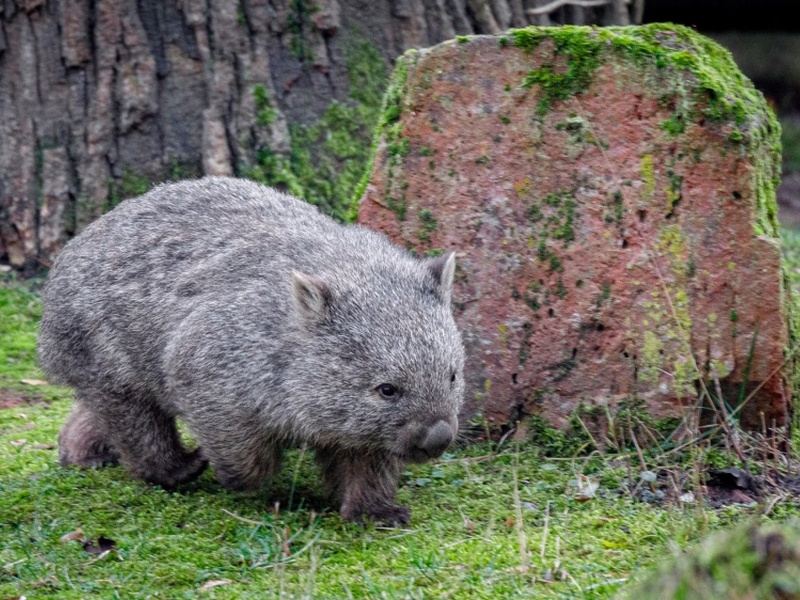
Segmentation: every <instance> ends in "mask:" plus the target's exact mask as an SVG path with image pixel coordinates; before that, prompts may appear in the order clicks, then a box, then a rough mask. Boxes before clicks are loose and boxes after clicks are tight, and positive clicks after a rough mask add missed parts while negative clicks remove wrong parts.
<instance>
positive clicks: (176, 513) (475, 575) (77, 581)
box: [0, 233, 800, 599]
mask: <svg viewBox="0 0 800 600" xmlns="http://www.w3.org/2000/svg"><path fill="white" fill-rule="evenodd" d="M787 248H789V250H790V256H789V257H788V258H789V264H790V269H789V270H790V273H792V274H793V275H792V277H793V281H794V282H795V284H797V283H798V281H800V271H798V270H797V269H798V266H799V265H800V234H794V233H790V235H789V236H788V237H787ZM39 287H40V282H18V281H13V280H11V279H9V278H7V280H6V281H0V399H2V397H3V394H5V396H6V397H11V396H14V397H17V396H22V397H24V398H26V399H27V402H25V403H23V404H20V405H18V406H15V407H13V408H8V409H0V598H6V597H18V596H23V595H24V596H26V597H28V598H58V599H70V598H85V597H87V596H95V595H96V596H98V597H102V598H151V597H169V598H264V597H267V598H270V597H274V598H295V597H307V598H363V597H370V598H446V597H448V598H449V597H452V598H509V597H514V598H610V597H613V596H614V595H615V594H616V593H617V592H618V591H619V590H620V589H623V590H624V589H625V586H626V585H627V584H628V581H630V580H631V579H636V578H639V577H640V576H641V575H642V574H644V573H646V572H647V571H648V570H649V569H650V568H651V567H654V566H656V565H658V564H660V563H662V562H663V558H664V557H665V556H666V555H668V554H669V553H671V552H672V551H674V550H676V549H679V548H685V547H687V546H692V545H694V544H695V543H696V542H697V541H698V540H700V539H701V538H702V537H703V536H705V535H706V534H708V533H710V532H713V531H716V530H720V529H723V528H725V527H726V526H728V525H730V524H732V523H734V522H739V521H743V520H746V519H748V518H754V519H762V520H773V519H777V520H780V519H783V518H786V517H790V516H793V515H795V516H796V515H800V509H798V507H797V506H796V505H795V504H793V503H792V502H790V501H786V500H784V501H781V502H775V500H776V498H771V499H767V501H766V502H764V503H762V504H740V505H730V506H727V507H724V508H720V509H712V508H709V507H707V506H704V505H703V504H702V502H699V501H695V502H686V503H680V502H677V501H676V502H674V503H666V504H660V503H657V502H654V503H648V502H643V501H641V498H642V497H644V495H643V494H642V493H641V491H642V490H643V489H646V490H649V491H650V494H649V497H650V498H651V499H652V498H655V497H656V496H655V495H654V494H653V493H652V492H658V491H659V490H664V491H667V492H669V488H670V485H672V483H668V482H667V481H666V480H665V479H664V478H659V479H658V480H656V481H650V479H652V476H651V475H653V474H651V473H650V471H649V469H651V468H652V469H653V470H658V471H659V472H663V471H664V470H666V469H667V468H668V467H669V466H670V465H675V464H677V462H678V461H681V460H682V461H684V463H683V465H686V464H689V465H691V466H692V467H693V468H690V469H687V470H685V471H684V473H689V474H690V476H689V477H688V478H687V480H686V481H685V482H683V483H682V484H681V485H685V486H686V489H692V486H693V485H695V486H696V490H697V491H698V492H699V489H700V487H701V486H697V484H696V481H697V478H698V477H699V476H700V475H699V474H698V473H699V469H700V468H701V467H704V466H705V465H707V464H720V465H722V466H728V465H737V464H738V463H737V461H736V460H735V459H734V458H732V457H731V456H730V455H728V454H724V452H722V451H720V450H718V449H713V448H709V447H700V446H699V445H698V447H696V448H694V449H693V450H692V451H691V452H688V453H684V455H683V457H678V456H672V455H668V454H667V453H664V452H662V453H658V451H654V450H647V449H643V450H637V451H636V452H630V453H628V454H625V450H624V449H622V450H623V453H622V454H617V455H614V454H600V453H598V452H592V453H590V454H588V456H584V455H580V456H566V457H551V456H549V455H548V447H547V446H542V445H537V444H535V443H533V442H532V441H531V439H530V438H527V439H524V440H520V441H513V440H511V439H506V440H505V441H504V442H503V443H500V444H489V443H478V444H474V445H471V446H467V447H462V448H459V449H457V450H456V451H454V452H453V453H452V454H447V455H445V456H444V457H443V459H441V460H439V461H436V462H434V463H431V464H427V465H419V466H414V467H410V468H409V469H408V471H406V472H405V473H404V474H403V477H402V481H401V487H400V491H399V499H400V501H401V502H402V503H405V504H408V505H409V506H410V507H411V509H412V523H411V525H410V526H408V527H407V528H403V529H384V528H380V527H376V526H374V525H369V526H367V527H365V528H362V527H359V526H357V525H353V524H350V523H346V522H344V521H342V520H341V519H340V517H339V516H338V515H337V514H336V512H335V510H331V507H330V506H329V504H328V501H327V500H326V498H325V497H324V496H323V495H322V494H321V489H320V486H319V484H318V480H317V476H316V475H317V474H316V472H315V467H314V465H313V461H312V460H311V457H310V456H309V454H308V453H304V452H301V451H297V452H294V453H291V454H290V455H289V458H288V460H287V461H286V468H285V469H284V471H283V473H282V474H281V476H280V477H279V478H277V479H276V480H275V481H274V482H273V484H272V485H271V486H270V488H269V489H268V490H266V491H265V492H264V493H262V494H259V495H242V494H235V493H231V492H228V491H226V490H224V489H223V488H222V487H220V486H219V485H217V484H216V483H215V481H214V480H213V477H212V473H210V472H206V473H205V474H204V475H203V476H202V477H201V478H200V479H199V480H198V481H197V482H195V483H194V484H192V485H190V486H187V488H186V489H184V490H182V491H180V492H176V493H168V492H165V491H164V490H161V489H159V488H154V487H150V486H147V485H145V484H143V483H141V482H137V481H133V480H131V479H130V478H129V477H128V475H127V474H126V473H125V471H124V469H122V468H119V467H114V468H108V469H103V470H98V471H79V470H64V469H62V468H60V467H59V465H58V460H57V449H56V444H57V435H58V429H59V427H60V425H61V423H62V422H63V420H64V419H65V417H66V415H67V414H68V412H69V410H70V398H71V392H70V391H69V390H66V389H64V388H58V387H55V386H49V385H33V384H36V383H38V382H37V380H41V379H43V374H42V373H41V372H39V371H38V369H37V368H36V366H35V337H36V327H37V322H38V319H39V317H40V314H41V302H40V299H39V294H38V289H39ZM23 380H26V381H28V382H29V383H24V382H23ZM539 433H540V434H541V433H542V432H539ZM545 433H546V432H545ZM556 437H557V436H556ZM538 438H539V440H540V441H541V440H542V436H541V435H539V436H538ZM558 440H560V438H558ZM558 440H556V441H557V442H558ZM561 441H563V440H561ZM558 443H560V442H558ZM560 447H562V448H563V447H564V446H560ZM550 450H552V448H550ZM692 473H694V475H692ZM693 477H694V480H693ZM681 491H682V490H681ZM69 534H73V535H72V536H71V537H78V538H80V539H86V540H91V541H93V542H94V543H95V544H97V543H98V540H99V538H100V537H104V538H108V539H110V540H113V543H114V547H113V550H112V551H110V552H105V553H98V552H99V551H94V552H88V551H87V550H85V549H84V547H83V545H82V544H81V543H80V541H74V540H65V541H62V540H63V538H64V536H69Z"/></svg>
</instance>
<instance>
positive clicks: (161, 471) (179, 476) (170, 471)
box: [140, 448, 208, 490]
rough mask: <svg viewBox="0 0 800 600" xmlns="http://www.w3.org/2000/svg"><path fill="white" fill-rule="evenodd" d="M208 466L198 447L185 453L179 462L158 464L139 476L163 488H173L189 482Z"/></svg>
mask: <svg viewBox="0 0 800 600" xmlns="http://www.w3.org/2000/svg"><path fill="white" fill-rule="evenodd" d="M207 466H208V459H207V458H206V457H205V456H204V455H203V452H202V450H201V449H200V448H196V449H194V450H192V451H191V452H187V453H185V454H184V455H183V456H182V457H181V459H180V462H178V463H177V464H170V465H159V468H158V470H156V471H155V472H151V473H147V474H141V475H140V476H141V478H142V479H144V480H145V481H147V482H148V483H152V484H154V485H160V486H161V487H163V488H164V489H165V490H174V489H175V488H176V487H178V486H179V485H181V484H184V483H191V482H192V481H194V480H195V479H197V478H198V477H199V476H200V475H201V474H202V472H203V471H205V469H206V467H207Z"/></svg>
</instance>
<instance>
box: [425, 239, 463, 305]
mask: <svg viewBox="0 0 800 600" xmlns="http://www.w3.org/2000/svg"><path fill="white" fill-rule="evenodd" d="M427 265H428V268H429V269H430V271H431V275H433V281H434V284H435V287H434V290H433V291H434V292H435V293H436V296H437V297H438V298H439V300H441V301H442V304H444V305H445V306H449V305H450V298H451V296H452V295H453V274H454V273H455V272H456V253H455V252H448V253H447V254H442V255H441V256H437V257H436V258H431V259H428V261H427Z"/></svg>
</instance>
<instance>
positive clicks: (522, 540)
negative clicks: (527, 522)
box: [511, 446, 530, 567]
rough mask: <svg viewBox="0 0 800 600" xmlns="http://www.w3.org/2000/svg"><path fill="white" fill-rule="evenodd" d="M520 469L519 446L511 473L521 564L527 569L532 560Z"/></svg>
mask: <svg viewBox="0 0 800 600" xmlns="http://www.w3.org/2000/svg"><path fill="white" fill-rule="evenodd" d="M518 467H519V446H517V454H516V457H515V461H514V468H513V469H512V470H511V473H512V475H513V476H514V518H515V519H516V529H517V542H518V544H519V564H520V566H522V567H527V566H528V565H529V564H530V558H529V557H528V538H527V537H526V536H525V527H524V523H523V521H522V502H520V498H519V478H518V476H517V470H518Z"/></svg>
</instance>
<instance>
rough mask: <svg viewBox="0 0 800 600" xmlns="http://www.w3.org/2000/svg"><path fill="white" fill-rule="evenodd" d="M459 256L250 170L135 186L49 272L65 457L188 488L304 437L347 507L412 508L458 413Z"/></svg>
mask: <svg viewBox="0 0 800 600" xmlns="http://www.w3.org/2000/svg"><path fill="white" fill-rule="evenodd" d="M454 269H455V257H454V254H452V253H450V254H447V255H443V256H439V257H435V258H431V259H426V260H419V259H416V258H414V257H412V256H411V255H410V254H409V253H407V252H406V251H404V250H402V249H400V248H398V247H396V246H394V245H392V244H391V243H389V242H388V241H387V240H386V239H385V238H384V237H383V236H382V235H380V234H378V233H375V232H371V231H368V230H366V229H364V228H362V227H359V226H343V225H339V224H338V223H336V222H334V221H333V220H331V219H329V218H328V217H326V216H324V215H322V214H321V213H319V212H318V211H317V209H316V208H314V207H312V206H311V205H309V204H306V203H305V202H302V201H301V200H298V199H296V198H293V197H291V196H289V195H286V194H283V193H280V192H278V191H276V190H273V189H270V188H267V187H264V186H262V185H259V184H257V183H254V182H251V181H246V180H239V179H234V178H226V177H206V178H203V179H199V180H195V181H183V182H180V183H173V184H166V185H161V186H159V187H156V188H154V189H153V190H152V191H150V192H148V193H147V194H145V195H144V196H141V197H139V198H135V199H131V200H127V201H125V202H123V203H121V204H120V205H119V206H118V207H117V208H115V209H114V210H112V211H110V212H109V213H108V214H106V215H105V216H103V217H101V218H100V219H98V220H97V221H95V222H94V223H92V224H91V225H89V226H88V227H87V228H86V230H85V231H83V233H81V234H80V235H79V236H77V237H76V238H75V239H73V240H72V241H71V242H70V243H68V244H67V245H66V247H65V248H64V250H63V251H62V252H61V254H60V256H59V257H58V259H57V260H56V261H55V264H54V265H53V267H52V269H51V271H50V274H49V278H48V281H47V284H46V287H45V291H44V314H43V316H42V322H41V332H40V334H39V361H40V363H41V366H42V367H43V368H44V370H45V371H46V372H47V373H48V374H49V375H50V377H51V378H52V380H53V381H57V382H61V383H64V384H67V385H70V386H72V387H74V388H75V396H76V402H75V408H74V412H73V413H72V415H71V416H70V417H69V419H68V420H67V422H66V423H65V425H64V426H63V428H62V430H61V433H60V435H59V446H60V448H59V454H60V460H61V463H62V465H65V466H66V465H79V466H84V467H99V466H102V465H104V464H113V463H116V462H117V461H119V462H121V463H122V464H123V465H125V466H126V467H127V468H128V470H129V471H130V472H131V473H132V474H133V475H134V476H136V477H139V478H141V479H143V480H145V481H148V482H151V483H154V484H159V485H161V486H163V487H166V488H173V487H175V486H176V485H178V484H181V483H185V482H188V481H191V480H192V479H194V478H196V477H197V476H198V475H199V474H200V473H201V472H202V471H203V469H204V468H205V466H206V464H207V462H210V463H211V464H212V465H213V467H214V469H215V475H216V478H217V480H218V481H219V482H220V483H222V484H223V485H224V486H226V487H228V488H231V489H233V490H257V489H259V488H260V487H262V486H263V484H264V483H265V482H266V481H267V479H268V478H269V477H270V475H272V474H274V473H275V472H276V470H277V469H278V467H279V462H280V458H281V453H282V451H283V450H284V448H286V447H291V446H306V447H308V448H311V449H313V450H314V451H315V456H316V460H317V462H318V463H319V465H320V467H321V471H322V474H323V477H324V480H325V481H326V483H327V485H328V487H329V489H330V490H331V492H332V493H333V494H334V495H335V497H336V498H337V499H338V502H339V503H340V512H341V514H342V516H343V517H344V518H345V519H350V520H361V519H363V518H364V517H367V518H373V519H376V520H379V521H382V522H386V523H391V524H398V523H406V522H407V521H408V519H409V511H408V509H407V508H405V507H402V506H398V505H397V504H396V503H395V495H396V491H397V478H398V476H399V473H400V472H401V471H402V469H403V464H404V463H406V462H421V461H425V460H428V459H430V458H434V457H438V456H440V455H441V454H442V453H443V452H444V450H445V449H446V448H447V447H448V445H449V444H450V443H451V442H452V441H453V439H454V437H455V435H456V431H457V428H458V412H459V409H460V407H461V404H462V399H463V393H464V378H463V363H464V351H463V346H462V343H461V337H460V335H459V333H458V330H457V329H456V325H455V322H454V320H453V316H452V312H451V309H450V297H451V290H452V283H453V273H454ZM176 417H177V418H180V419H181V420H182V421H183V422H185V424H186V426H187V428H188V429H189V430H190V431H191V433H192V434H193V435H194V437H195V438H196V439H197V441H198V443H199V448H198V449H196V450H194V451H188V450H187V449H186V448H184V446H183V445H182V443H181V441H180V437H179V435H178V431H177V429H176V424H175V419H176Z"/></svg>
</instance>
